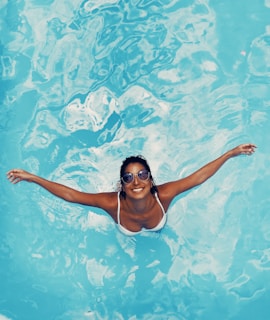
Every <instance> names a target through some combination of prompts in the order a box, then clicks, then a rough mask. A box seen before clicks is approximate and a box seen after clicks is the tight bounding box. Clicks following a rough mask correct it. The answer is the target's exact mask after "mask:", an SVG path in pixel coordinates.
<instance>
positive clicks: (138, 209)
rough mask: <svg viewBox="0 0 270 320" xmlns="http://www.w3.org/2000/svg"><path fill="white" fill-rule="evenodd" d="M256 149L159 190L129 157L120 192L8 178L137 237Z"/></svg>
mask: <svg viewBox="0 0 270 320" xmlns="http://www.w3.org/2000/svg"><path fill="white" fill-rule="evenodd" d="M255 148H256V146H255V145H254V144H251V143H248V144H241V145H239V146H237V147H235V148H233V149H231V150H229V151H227V152H226V153H224V154H223V155H222V156H220V157H219V158H217V159H215V160H214V161H212V162H209V163H208V164H206V165H205V166H203V167H202V168H200V169H199V170H197V171H195V172H194V173H192V174H191V175H189V176H187V177H185V178H183V179H179V180H176V181H171V182H167V183H164V184H162V185H159V186H156V185H155V183H154V180H153V177H152V174H151V170H150V168H149V165H148V163H147V161H146V160H145V159H144V158H143V157H141V156H136V157H129V158H127V159H126V160H124V161H123V163H122V166H121V169H120V181H121V191H120V192H104V193H95V194H94V193H85V192H80V191H77V190H75V189H72V188H70V187H67V186H64V185H62V184H59V183H55V182H52V181H49V180H46V179H43V178H41V177H39V176H36V175H34V174H32V173H29V172H27V171H24V170H21V169H13V170H10V171H9V172H8V173H7V177H8V179H9V181H10V182H11V183H13V184H16V183H18V182H20V181H23V180H24V181H28V182H34V183H36V184H38V185H40V186H41V187H43V188H44V189H46V190H48V191H49V192H51V193H52V194H54V195H55V196H57V197H60V198H62V199H64V200H66V201H70V202H75V203H80V204H83V205H88V206H92V207H98V208H101V209H103V210H105V211H106V212H107V213H108V214H109V215H110V216H111V217H112V218H113V220H114V221H115V222H116V223H117V225H118V227H119V230H120V231H121V232H123V233H124V234H126V235H128V236H133V235H136V234H138V233H140V232H142V231H143V230H145V231H158V230H160V229H162V228H163V227H164V225H165V223H166V212H167V210H168V208H169V205H170V203H171V202H172V200H173V199H174V197H176V196H177V195H179V194H180V193H182V192H184V191H187V190H189V189H191V188H193V187H195V186H198V185H200V184H202V183H203V182H205V181H206V180H207V179H208V178H210V177H211V176H213V175H214V174H215V173H216V172H217V171H218V170H219V169H220V167H221V166H222V165H223V164H224V163H225V162H226V161H227V160H229V159H230V158H232V157H235V156H238V155H242V154H245V155H251V154H253V153H254V152H255Z"/></svg>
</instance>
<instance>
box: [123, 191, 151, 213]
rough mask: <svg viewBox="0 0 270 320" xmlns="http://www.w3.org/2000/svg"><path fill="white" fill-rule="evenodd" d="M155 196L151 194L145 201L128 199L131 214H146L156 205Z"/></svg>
mask: <svg viewBox="0 0 270 320" xmlns="http://www.w3.org/2000/svg"><path fill="white" fill-rule="evenodd" d="M153 199H154V198H153V196H152V194H150V195H149V196H148V197H147V198H144V199H130V198H126V204H127V207H128V209H129V212H132V213H145V212H147V211H149V209H150V208H151V207H152V206H153V205H154V202H153Z"/></svg>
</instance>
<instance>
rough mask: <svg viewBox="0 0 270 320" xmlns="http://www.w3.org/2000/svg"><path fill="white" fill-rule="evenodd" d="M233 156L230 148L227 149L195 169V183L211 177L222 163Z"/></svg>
mask: <svg viewBox="0 0 270 320" xmlns="http://www.w3.org/2000/svg"><path fill="white" fill-rule="evenodd" d="M233 156H234V155H233V152H232V150H230V151H227V152H226V153H224V154H223V155H222V156H220V157H219V158H217V159H215V160H213V161H211V162H209V163H207V164H206V165H205V166H203V167H202V168H200V169H199V170H197V171H195V172H194V173H193V178H194V179H195V180H196V184H197V185H199V184H202V183H203V182H205V181H206V180H207V179H209V178H210V177H212V176H213V175H214V174H215V173H216V172H217V171H218V170H219V169H220V168H221V167H222V165H223V164H224V163H225V162H226V161H227V160H229V159H230V158H232V157H233Z"/></svg>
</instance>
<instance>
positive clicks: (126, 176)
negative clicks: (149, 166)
mask: <svg viewBox="0 0 270 320" xmlns="http://www.w3.org/2000/svg"><path fill="white" fill-rule="evenodd" d="M122 179H123V181H124V183H130V182H131V181H132V180H133V174H132V173H125V174H124V175H123V177H122Z"/></svg>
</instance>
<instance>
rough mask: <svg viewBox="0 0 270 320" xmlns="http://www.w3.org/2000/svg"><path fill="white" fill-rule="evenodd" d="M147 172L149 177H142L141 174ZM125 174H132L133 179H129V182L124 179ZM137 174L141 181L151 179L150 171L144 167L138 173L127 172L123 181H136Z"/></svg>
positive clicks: (122, 178)
mask: <svg viewBox="0 0 270 320" xmlns="http://www.w3.org/2000/svg"><path fill="white" fill-rule="evenodd" d="M145 173H147V178H145V179H142V178H140V175H141V174H145ZM125 175H128V176H131V180H130V181H128V182H127V181H125V180H124V176H125ZM135 176H137V177H138V178H139V179H140V180H141V181H147V180H149V179H150V171H148V170H147V169H142V170H140V171H139V172H137V173H132V172H125V173H124V175H123V176H122V177H121V181H123V183H124V184H129V183H131V182H133V181H134V178H135Z"/></svg>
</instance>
